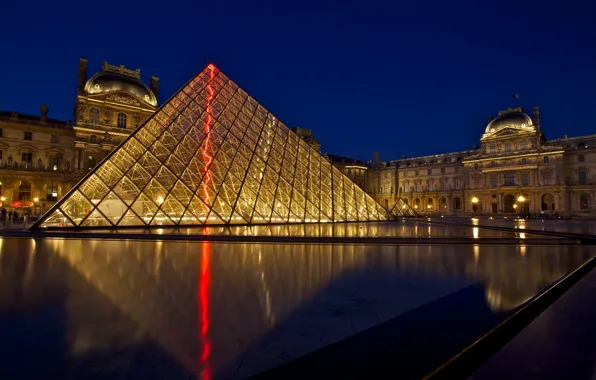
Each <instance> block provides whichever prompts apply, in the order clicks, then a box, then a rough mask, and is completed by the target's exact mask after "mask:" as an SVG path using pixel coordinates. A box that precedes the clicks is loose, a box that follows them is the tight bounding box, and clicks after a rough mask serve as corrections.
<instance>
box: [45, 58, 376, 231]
mask: <svg viewBox="0 0 596 380" xmlns="http://www.w3.org/2000/svg"><path fill="white" fill-rule="evenodd" d="M385 219H386V212H385V210H384V209H383V208H382V207H381V206H380V205H379V204H378V203H377V202H375V201H374V200H373V199H372V198H371V197H370V196H368V195H367V194H366V193H365V192H364V191H363V190H362V189H360V188H359V187H358V186H356V185H355V184H354V183H353V182H352V181H351V180H350V179H348V177H346V176H344V175H343V174H342V173H341V172H340V171H339V170H338V169H336V168H335V167H333V166H332V165H331V164H330V163H329V162H328V161H327V160H326V159H325V158H323V157H322V156H321V154H320V153H319V152H318V151H317V150H315V149H313V148H312V147H310V146H309V145H308V144H307V143H306V142H304V141H303V140H302V139H300V138H299V137H298V135H296V134H295V133H294V132H292V131H290V130H289V128H287V127H286V126H285V125H284V124H283V123H282V122H280V121H279V120H278V119H277V118H276V117H275V116H273V114H271V113H270V112H269V111H267V110H266V109H265V108H264V107H263V106H261V105H260V104H259V103H257V102H256V101H255V100H254V99H253V98H252V97H250V96H249V95H248V94H247V93H246V92H245V91H243V90H242V89H241V88H240V87H238V85H236V84H235V83H234V82H233V81H231V80H230V79H228V78H227V77H226V76H225V75H224V74H223V73H222V72H221V71H219V70H218V69H217V68H216V67H215V66H214V65H212V64H210V65H208V66H207V67H206V68H205V69H204V70H203V71H201V72H200V73H199V74H198V75H197V76H196V77H195V78H193V79H192V80H191V81H190V82H189V83H187V84H186V85H185V86H184V87H183V88H182V89H181V90H180V91H178V92H177V93H176V94H175V95H174V96H173V97H172V98H170V100H169V101H168V102H167V103H166V104H164V105H163V106H162V107H161V108H160V109H159V110H158V111H157V112H156V113H155V114H154V115H153V116H152V117H151V118H149V119H148V120H147V121H146V122H145V123H144V124H143V125H141V126H140V127H139V128H138V129H137V130H135V131H134V132H133V133H132V134H131V135H130V136H129V137H128V138H127V139H126V140H125V141H124V142H123V143H122V144H121V145H120V146H118V147H117V148H116V149H115V150H114V151H113V152H112V153H111V154H110V155H109V156H108V157H106V158H105V159H104V160H103V161H102V162H101V163H100V164H99V165H98V166H97V167H96V168H95V169H94V170H93V171H91V172H89V174H87V176H86V177H85V178H84V179H83V180H82V181H81V182H79V183H78V184H77V185H76V186H75V187H74V188H73V189H72V190H71V191H70V192H69V193H68V194H66V196H65V197H64V198H63V199H61V200H60V201H59V202H58V203H57V204H56V205H55V206H54V207H52V208H51V209H50V210H48V212H47V213H46V214H45V215H44V216H43V217H42V218H41V219H40V220H39V221H38V222H37V223H36V224H35V225H34V226H33V228H39V227H42V228H44V227H73V228H75V227H76V228H84V227H101V228H105V227H121V226H175V225H180V226H182V225H184V226H188V225H190V226H194V225H205V224H206V225H218V224H219V225H227V224H262V223H276V224H277V223H313V222H344V221H373V220H385Z"/></svg>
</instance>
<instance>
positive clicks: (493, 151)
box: [488, 143, 497, 153]
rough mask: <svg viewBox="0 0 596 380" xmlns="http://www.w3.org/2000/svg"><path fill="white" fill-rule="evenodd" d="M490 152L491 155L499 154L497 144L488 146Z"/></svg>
mask: <svg viewBox="0 0 596 380" xmlns="http://www.w3.org/2000/svg"><path fill="white" fill-rule="evenodd" d="M488 151H489V152H490V153H496V152H497V144H495V143H492V144H490V145H489V146H488Z"/></svg>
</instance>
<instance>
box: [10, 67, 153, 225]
mask: <svg viewBox="0 0 596 380" xmlns="http://www.w3.org/2000/svg"><path fill="white" fill-rule="evenodd" d="M140 76H141V71H140V70H138V69H137V70H128V69H126V68H125V67H124V66H113V65H110V64H108V63H107V62H104V63H103V66H102V70H101V71H100V72H98V73H96V74H94V75H93V76H91V77H90V78H87V60H85V59H80V61H79V72H78V93H77V98H76V102H75V110H74V115H75V119H76V120H75V124H74V125H72V122H71V121H70V120H68V121H61V120H56V119H48V107H46V106H41V112H40V116H34V115H24V114H19V113H18V112H15V111H12V112H9V111H0V205H1V207H3V208H5V209H7V210H8V211H17V212H18V213H20V214H33V215H39V214H41V213H43V212H44V211H45V210H47V208H49V207H50V206H51V205H53V204H54V203H55V202H56V201H57V200H58V199H60V198H61V197H62V196H63V195H64V194H66V193H67V192H68V191H69V190H70V189H71V188H72V187H73V186H74V185H75V184H76V183H77V182H78V181H80V180H81V179H82V178H83V177H84V176H85V174H86V173H87V172H88V171H89V170H91V169H93V168H94V167H95V166H96V165H97V164H98V163H99V162H100V161H101V160H102V159H103V158H104V157H105V156H106V155H107V154H108V153H109V152H110V151H111V150H112V149H114V148H115V147H116V146H117V145H118V144H120V142H122V141H123V140H124V139H125V138H126V137H127V136H128V135H129V134H130V133H131V132H132V131H134V130H135V129H136V127H138V126H139V125H141V124H142V123H143V121H145V120H146V119H147V118H148V117H150V116H151V115H152V114H153V113H154V112H155V110H156V109H157V93H158V83H159V82H158V79H157V78H155V77H151V84H150V86H148V85H146V84H145V83H143V82H142V81H141V77H140Z"/></svg>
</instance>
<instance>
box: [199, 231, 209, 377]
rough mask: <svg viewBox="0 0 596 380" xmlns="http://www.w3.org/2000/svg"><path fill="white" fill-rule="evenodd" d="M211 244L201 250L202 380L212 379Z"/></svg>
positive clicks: (204, 244)
mask: <svg viewBox="0 0 596 380" xmlns="http://www.w3.org/2000/svg"><path fill="white" fill-rule="evenodd" d="M210 251H211V244H210V243H207V242H204V243H203V245H202V248H201V264H200V272H199V300H198V301H199V305H198V306H199V308H200V316H201V318H200V321H199V323H200V325H201V331H200V334H199V339H200V342H201V343H202V352H201V357H200V359H199V365H200V367H199V370H198V371H197V372H198V373H200V376H201V379H203V380H208V379H210V378H211V368H210V367H209V354H210V353H211V342H210V341H209V337H208V335H207V333H208V332H209V283H210V282H211V252H210Z"/></svg>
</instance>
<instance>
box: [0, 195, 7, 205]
mask: <svg viewBox="0 0 596 380" xmlns="http://www.w3.org/2000/svg"><path fill="white" fill-rule="evenodd" d="M5 200H6V197H1V198H0V208H2V207H4V201H5Z"/></svg>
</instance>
